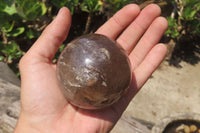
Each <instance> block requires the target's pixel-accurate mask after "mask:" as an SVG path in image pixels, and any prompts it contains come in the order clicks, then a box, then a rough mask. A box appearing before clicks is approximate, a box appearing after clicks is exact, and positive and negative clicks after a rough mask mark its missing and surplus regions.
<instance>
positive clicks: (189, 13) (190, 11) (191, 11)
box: [183, 7, 197, 20]
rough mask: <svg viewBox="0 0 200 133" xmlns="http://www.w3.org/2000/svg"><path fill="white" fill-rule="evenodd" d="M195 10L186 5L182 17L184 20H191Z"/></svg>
mask: <svg viewBox="0 0 200 133" xmlns="http://www.w3.org/2000/svg"><path fill="white" fill-rule="evenodd" d="M196 12H197V11H196V10H194V9H192V8H191V7H186V8H185V9H184V11H183V17H184V18H185V19H186V20H192V19H193V18H194V16H195V14H196Z"/></svg>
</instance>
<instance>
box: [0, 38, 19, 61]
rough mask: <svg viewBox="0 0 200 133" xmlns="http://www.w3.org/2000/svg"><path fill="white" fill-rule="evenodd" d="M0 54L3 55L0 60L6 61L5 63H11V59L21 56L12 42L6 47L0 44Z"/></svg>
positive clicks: (17, 47)
mask: <svg viewBox="0 0 200 133" xmlns="http://www.w3.org/2000/svg"><path fill="white" fill-rule="evenodd" d="M0 53H2V54H3V55H4V56H0V60H4V59H6V61H7V62H12V60H13V59H17V58H20V57H21V56H22V51H21V50H20V48H19V46H18V45H17V43H15V42H14V41H11V43H10V44H7V45H2V44H0Z"/></svg>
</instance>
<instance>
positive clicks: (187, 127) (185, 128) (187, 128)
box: [184, 125, 190, 133]
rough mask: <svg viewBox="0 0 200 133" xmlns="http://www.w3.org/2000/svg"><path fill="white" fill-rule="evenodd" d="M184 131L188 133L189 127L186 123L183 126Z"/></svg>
mask: <svg viewBox="0 0 200 133" xmlns="http://www.w3.org/2000/svg"><path fill="white" fill-rule="evenodd" d="M184 132H185V133H190V127H189V126H187V125H185V126H184Z"/></svg>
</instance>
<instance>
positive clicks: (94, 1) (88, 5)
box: [81, 0, 103, 13]
mask: <svg viewBox="0 0 200 133" xmlns="http://www.w3.org/2000/svg"><path fill="white" fill-rule="evenodd" d="M102 7H103V3H102V2H101V1H100V0H84V1H83V3H82V4H81V10H82V11H85V12H88V13H94V12H98V11H101V10H102Z"/></svg>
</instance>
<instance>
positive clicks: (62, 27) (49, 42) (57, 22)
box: [28, 7, 71, 62]
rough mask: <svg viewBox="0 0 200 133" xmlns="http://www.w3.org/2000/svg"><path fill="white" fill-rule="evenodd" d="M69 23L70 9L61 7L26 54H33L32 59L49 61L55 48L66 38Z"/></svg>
mask: <svg viewBox="0 0 200 133" xmlns="http://www.w3.org/2000/svg"><path fill="white" fill-rule="evenodd" d="M70 25H71V14H70V11H69V10H68V9H67V8H66V7H63V8H61V9H60V11H59V13H58V15H57V16H56V18H55V19H54V20H53V22H51V24H50V25H48V26H47V27H46V29H45V30H44V31H43V33H42V35H41V36H40V38H39V39H38V40H37V41H36V42H35V43H34V45H33V46H32V47H31V49H30V50H29V51H28V54H29V55H33V56H34V57H35V58H34V59H39V60H44V61H50V62H51V60H52V58H53V57H54V55H55V53H56V51H57V49H58V48H59V46H60V45H61V44H62V42H63V41H64V40H65V39H66V37H67V34H68V31H69V29H70Z"/></svg>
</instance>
